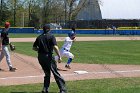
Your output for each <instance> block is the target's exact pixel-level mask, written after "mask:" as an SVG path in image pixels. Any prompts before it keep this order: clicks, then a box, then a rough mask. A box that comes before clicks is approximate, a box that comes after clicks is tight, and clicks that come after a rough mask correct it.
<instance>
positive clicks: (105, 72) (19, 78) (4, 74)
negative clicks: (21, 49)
mask: <svg viewBox="0 0 140 93" xmlns="http://www.w3.org/2000/svg"><path fill="white" fill-rule="evenodd" d="M88 38H89V41H94V40H103V37H100V39H99V37H88ZM111 38H112V39H111ZM59 39H60V40H59ZM63 39H64V38H60V37H59V38H57V41H61V40H63ZM126 39H127V40H140V38H139V37H135V38H133V39H131V38H130V37H120V38H118V39H117V37H110V38H108V37H104V40H126ZM34 40H35V38H31V39H29V38H28V39H27V41H26V39H25V38H24V39H17V38H16V39H15V38H12V39H11V41H12V42H25V41H26V42H33V41H34ZM80 40H82V39H81V37H80V38H79V39H78V38H77V41H80ZM83 40H85V37H84V39H83ZM83 40H82V41H83ZM86 40H87V39H86ZM11 60H12V63H13V65H14V66H15V67H16V68H18V70H16V72H9V71H8V67H7V64H6V62H5V61H6V60H5V58H4V59H3V60H2V63H1V64H0V67H1V68H2V69H4V71H0V82H1V83H0V86H4V85H19V84H30V83H42V82H43V76H44V73H43V72H42V70H41V67H40V65H39V64H38V60H37V58H35V57H31V56H26V55H22V54H17V53H14V52H11ZM64 65H65V63H60V64H58V68H61V69H63V70H67V69H65V68H64ZM71 67H72V69H70V70H67V71H60V73H61V75H62V76H63V77H64V79H65V80H67V81H71V80H84V79H102V78H119V77H140V65H107V64H78V63H75V62H73V63H72V64H71ZM75 71H77V72H75ZM82 71H83V72H85V73H81V72H82ZM51 81H54V78H53V76H52V78H51Z"/></svg>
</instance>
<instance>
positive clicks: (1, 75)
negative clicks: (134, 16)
mask: <svg viewBox="0 0 140 93" xmlns="http://www.w3.org/2000/svg"><path fill="white" fill-rule="evenodd" d="M36 36H37V35H31V34H30V35H26V34H25V35H23V34H22V35H12V36H11V37H12V38H17V39H18V38H21V37H26V38H29V37H32V38H34V37H36ZM56 36H57V37H61V36H60V35H56ZM64 36H65V35H63V36H62V37H64ZM84 36H85V37H92V35H89V36H88V35H81V36H78V37H82V38H83V39H85V37H84ZM93 37H94V39H95V38H96V39H98V36H94V35H93ZM107 37H108V36H102V38H104V39H106V38H107ZM118 37H119V36H111V38H112V40H105V41H104V40H93V41H91V40H90V41H88V40H87V41H84V40H83V41H82V40H81V41H80V40H77V42H75V43H74V44H73V46H72V49H71V52H72V53H73V54H74V55H75V59H74V60H73V63H72V65H71V68H72V69H70V70H68V71H65V72H64V71H60V73H61V74H62V76H63V77H64V78H65V79H66V81H67V88H68V93H140V78H139V77H140V62H139V61H140V49H139V46H140V40H139V37H138V36H137V37H135V36H127V37H126V38H127V39H128V40H126V39H124V40H122V39H120V40H116V38H118ZM114 39H115V40H114ZM62 41H63V40H62ZM62 41H61V40H60V41H58V46H59V48H60V47H61V46H62V44H63V42H62ZM13 44H14V45H15V46H16V50H15V51H14V52H11V57H12V60H13V64H14V65H15V66H17V67H18V70H17V72H13V73H11V72H7V71H3V72H0V82H1V84H0V93H40V91H41V89H42V85H43V84H42V81H39V82H36V81H37V80H38V79H43V78H37V79H35V80H33V82H31V83H30V84H29V83H28V84H26V82H24V83H23V84H20V83H19V84H18V83H16V84H15V85H14V81H16V79H19V77H21V76H22V75H23V74H24V75H26V72H29V70H30V68H34V69H33V70H30V72H31V71H32V72H31V73H34V74H35V73H39V72H40V71H41V70H40V67H37V66H38V65H37V64H38V63H37V61H36V60H35V59H36V56H37V53H36V52H34V51H33V50H32V44H33V42H28V41H27V42H13ZM54 55H55V54H54ZM29 58H32V59H31V60H29ZM15 59H20V60H15ZM34 60H35V61H36V62H34ZM66 60H67V59H66V58H63V63H60V64H58V67H61V68H63V66H64V64H65V63H66ZM3 61H5V60H3ZM19 61H22V62H21V63H20V62H19ZM5 63H6V62H2V64H1V65H0V66H1V67H3V68H5V66H6V64H5ZM23 63H26V65H22V66H19V65H18V64H23ZM31 65H32V66H31ZM23 66H24V67H23ZM26 66H27V67H26ZM28 66H30V68H29V67H28ZM21 69H22V70H21ZM76 70H84V71H88V72H89V73H85V74H74V73H73V72H74V71H76ZM17 74H18V75H17ZM29 75H32V74H29V73H28V76H29ZM39 75H43V74H42V72H41V73H40V74H39ZM15 76H16V78H13V77H15ZM17 77H18V78H17ZM41 77H42V76H41ZM71 77H73V78H72V79H71ZM52 78H53V77H52ZM13 79H14V80H13ZM30 79H32V78H29V79H27V80H30ZM3 80H5V81H3ZM10 80H13V82H12V81H10ZM7 81H8V82H9V84H8V82H7ZM23 81H26V79H25V78H21V79H19V80H18V82H23ZM10 82H12V83H10ZM5 83H6V84H5ZM34 83H35V84H34ZM2 84H3V85H2ZM57 92H58V88H57V85H56V83H54V82H53V80H52V83H51V85H50V93H57Z"/></svg>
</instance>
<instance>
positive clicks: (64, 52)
mask: <svg viewBox="0 0 140 93" xmlns="http://www.w3.org/2000/svg"><path fill="white" fill-rule="evenodd" d="M72 43H73V40H72V39H71V38H70V37H66V38H65V41H64V44H63V46H62V48H61V50H60V55H61V57H67V58H72V59H73V58H74V55H73V54H72V53H71V52H70V48H71V46H72ZM55 60H58V56H55Z"/></svg>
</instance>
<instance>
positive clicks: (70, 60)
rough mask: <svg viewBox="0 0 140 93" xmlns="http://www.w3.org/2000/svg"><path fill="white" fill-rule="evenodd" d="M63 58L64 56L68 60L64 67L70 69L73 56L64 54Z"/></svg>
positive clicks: (67, 53)
mask: <svg viewBox="0 0 140 93" xmlns="http://www.w3.org/2000/svg"><path fill="white" fill-rule="evenodd" d="M64 56H66V57H67V58H68V61H67V64H66V65H65V67H66V68H68V69H71V68H70V64H71V62H72V60H73V59H74V55H73V54H72V53H70V52H65V53H64Z"/></svg>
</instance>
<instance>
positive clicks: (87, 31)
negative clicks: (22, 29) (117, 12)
mask: <svg viewBox="0 0 140 93" xmlns="http://www.w3.org/2000/svg"><path fill="white" fill-rule="evenodd" d="M70 31H71V30H52V31H51V33H54V34H67V33H68V32H70ZM42 32H43V31H42V30H34V33H42ZM76 33H77V34H104V35H105V34H106V35H109V34H119V35H140V30H104V29H100V30H90V29H85V30H80V29H78V30H76Z"/></svg>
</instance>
